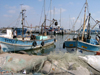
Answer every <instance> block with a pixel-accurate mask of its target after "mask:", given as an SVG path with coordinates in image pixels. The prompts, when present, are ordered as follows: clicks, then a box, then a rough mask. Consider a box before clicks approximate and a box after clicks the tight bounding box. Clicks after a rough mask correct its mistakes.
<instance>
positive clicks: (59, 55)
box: [42, 51, 89, 75]
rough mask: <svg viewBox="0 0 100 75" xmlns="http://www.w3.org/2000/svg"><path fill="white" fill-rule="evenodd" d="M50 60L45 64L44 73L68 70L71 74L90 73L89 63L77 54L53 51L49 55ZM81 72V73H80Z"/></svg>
mask: <svg viewBox="0 0 100 75" xmlns="http://www.w3.org/2000/svg"><path fill="white" fill-rule="evenodd" d="M47 59H48V61H46V63H45V64H46V65H44V67H43V69H42V72H43V73H47V74H50V73H53V74H54V73H55V74H56V73H64V72H66V73H67V74H69V75H74V74H77V75H80V74H81V73H83V74H81V75H84V73H85V74H87V75H88V74H89V71H88V70H87V69H86V67H87V64H86V63H84V62H83V61H81V60H80V59H79V58H78V56H77V55H75V54H69V53H63V52H60V51H59V52H51V53H50V54H49V55H48V56H47ZM50 63H51V64H50ZM80 72H81V73H80Z"/></svg>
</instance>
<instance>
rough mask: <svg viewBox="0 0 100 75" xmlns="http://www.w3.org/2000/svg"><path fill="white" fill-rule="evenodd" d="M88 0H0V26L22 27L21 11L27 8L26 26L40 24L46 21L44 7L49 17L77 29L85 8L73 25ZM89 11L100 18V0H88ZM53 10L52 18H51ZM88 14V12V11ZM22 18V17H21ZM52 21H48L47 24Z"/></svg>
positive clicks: (65, 26)
mask: <svg viewBox="0 0 100 75" xmlns="http://www.w3.org/2000/svg"><path fill="white" fill-rule="evenodd" d="M85 2H86V0H45V5H44V0H0V28H1V27H14V26H15V27H21V23H20V19H21V16H20V12H21V10H22V9H25V10H26V11H25V15H26V18H25V20H26V22H25V24H26V26H27V25H28V26H31V25H32V26H33V27H35V26H40V25H41V24H42V23H43V21H44V9H45V15H46V18H47V19H51V20H52V19H53V18H54V19H56V20H57V21H58V24H59V25H61V27H63V28H64V29H75V30H77V29H78V28H79V27H80V25H81V24H82V23H83V17H84V9H83V10H82V13H81V14H80V17H79V19H78V20H77V22H76V24H75V28H73V25H74V23H75V21H76V19H77V17H78V15H79V13H80V11H81V9H82V7H83V5H84V3H85ZM87 2H88V11H89V12H90V13H91V16H92V17H93V18H94V19H95V20H100V0H87ZM50 12H51V18H50ZM87 15H88V13H87ZM19 18H20V19H19ZM49 24H50V22H49V21H47V25H49Z"/></svg>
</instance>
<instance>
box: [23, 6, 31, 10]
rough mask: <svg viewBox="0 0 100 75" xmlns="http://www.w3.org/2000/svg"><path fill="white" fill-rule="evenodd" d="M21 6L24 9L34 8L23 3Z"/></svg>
mask: <svg viewBox="0 0 100 75" xmlns="http://www.w3.org/2000/svg"><path fill="white" fill-rule="evenodd" d="M21 8H22V9H26V10H30V9H32V7H30V6H28V5H22V7H21Z"/></svg>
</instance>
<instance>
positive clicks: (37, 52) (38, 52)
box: [25, 44, 56, 55]
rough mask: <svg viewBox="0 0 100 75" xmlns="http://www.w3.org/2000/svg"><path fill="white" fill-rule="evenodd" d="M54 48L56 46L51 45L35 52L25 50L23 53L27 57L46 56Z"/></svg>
mask: <svg viewBox="0 0 100 75" xmlns="http://www.w3.org/2000/svg"><path fill="white" fill-rule="evenodd" d="M55 48H56V45H55V44H52V45H49V46H45V47H42V48H39V49H35V50H27V51H25V52H27V53H28V54H29V55H48V54H49V53H50V52H51V51H54V49H55Z"/></svg>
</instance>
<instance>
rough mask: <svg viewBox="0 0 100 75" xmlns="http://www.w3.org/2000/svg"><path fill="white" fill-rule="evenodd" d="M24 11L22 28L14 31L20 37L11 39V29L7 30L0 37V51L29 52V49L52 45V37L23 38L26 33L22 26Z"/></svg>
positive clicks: (23, 16) (32, 36) (34, 36)
mask: <svg viewBox="0 0 100 75" xmlns="http://www.w3.org/2000/svg"><path fill="white" fill-rule="evenodd" d="M24 11H25V10H22V12H21V14H22V23H21V24H22V28H21V29H20V28H19V29H16V31H18V35H21V36H17V38H13V30H12V29H11V28H9V29H7V33H6V34H2V35H0V50H1V51H3V52H10V51H21V50H30V49H36V48H40V47H42V46H47V45H50V44H53V43H54V41H55V37H54V36H53V35H52V36H46V35H37V36H36V35H31V36H25V35H24V34H25V32H26V29H25V28H24V27H26V26H25V24H24V23H25V22H24V20H25V19H24V18H25V15H24V14H25V13H24ZM45 20H46V19H45ZM45 22H46V21H45ZM20 30H21V31H20ZM24 30H25V32H24ZM20 32H22V33H20Z"/></svg>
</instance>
